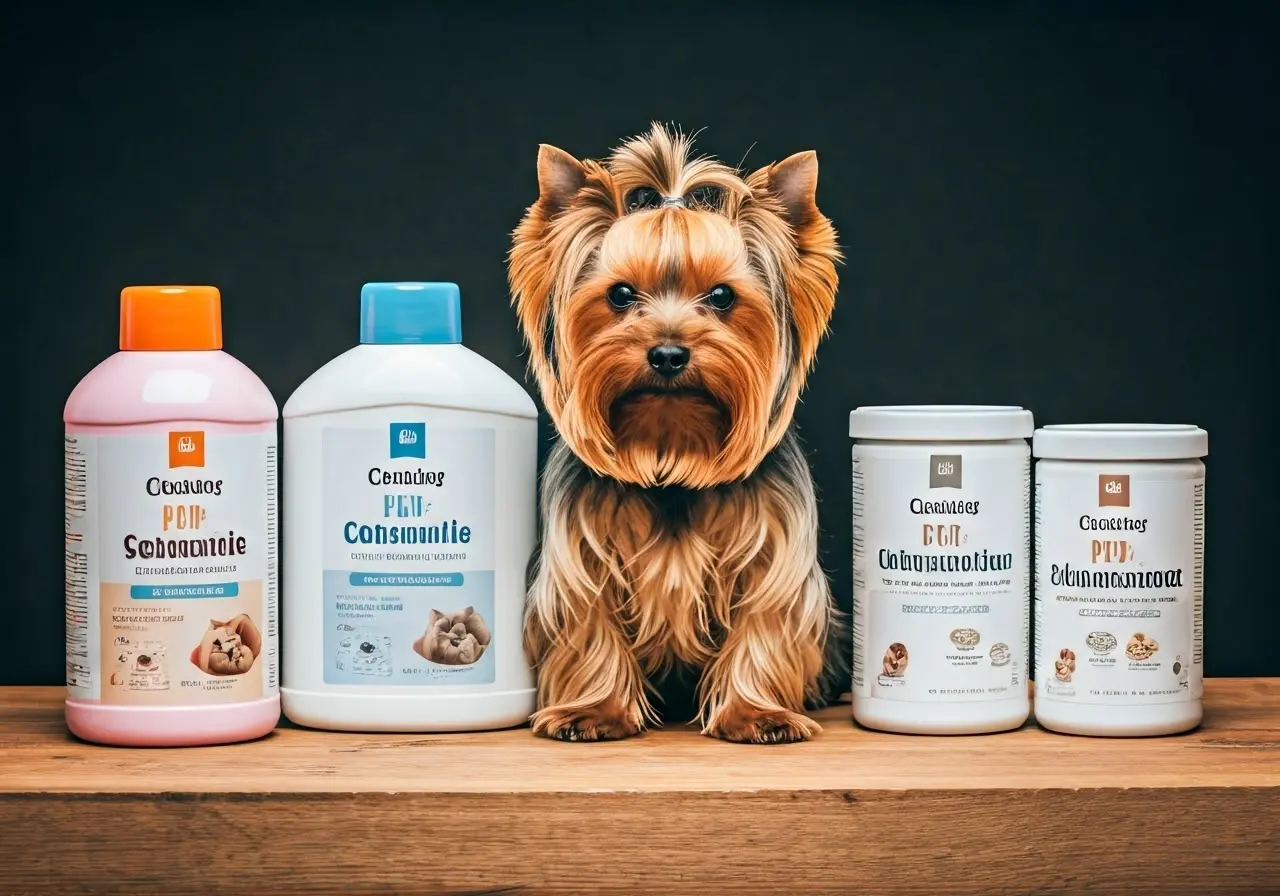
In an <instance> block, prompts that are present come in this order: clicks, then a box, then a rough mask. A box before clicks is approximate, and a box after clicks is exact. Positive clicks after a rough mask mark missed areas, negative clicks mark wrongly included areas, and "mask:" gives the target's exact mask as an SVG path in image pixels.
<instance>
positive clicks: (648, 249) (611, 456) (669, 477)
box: [508, 124, 846, 743]
mask: <svg viewBox="0 0 1280 896" xmlns="http://www.w3.org/2000/svg"><path fill="white" fill-rule="evenodd" d="M817 182H818V158H817V155H816V154H815V153H813V152H802V153H797V154H796V155H793V156H791V157H789V158H787V159H785V160H783V161H781V162H778V163H776V164H773V165H769V166H766V167H763V168H761V169H759V170H757V171H755V172H753V173H751V174H747V175H745V176H744V175H743V174H742V173H741V172H739V171H737V170H735V169H733V168H731V167H729V166H727V165H725V164H722V163H720V162H718V161H716V160H714V159H711V158H708V157H695V156H694V155H693V154H692V140H691V138H688V137H686V136H685V135H683V134H681V133H678V132H675V131H672V130H668V129H666V128H664V127H661V126H659V125H656V124H655V125H654V126H653V127H652V129H651V130H650V131H649V132H647V133H646V134H644V135H643V136H640V137H636V138H633V139H631V140H628V141H626V142H624V143H623V144H622V145H621V146H620V147H619V148H617V149H616V150H614V151H613V153H612V154H611V156H610V157H609V158H608V159H607V160H605V161H603V162H596V161H592V160H583V161H579V160H578V159H576V158H574V157H573V156H571V155H570V154H568V153H566V152H564V151H563V150H560V149H557V148H555V147H553V146H546V145H544V146H542V147H540V149H539V152H538V190H539V196H538V200H537V202H535V203H534V204H533V205H532V206H530V207H529V209H528V210H527V212H526V213H525V215H524V218H523V219H522V220H521V222H520V225H519V227H517V229H516V230H515V232H514V234H513V241H512V249H511V253H510V259H509V270H508V276H509V281H510V286H511V294H512V304H513V305H514V307H515V309H516V312H517V316H518V318H519V323H520V329H521V332H522V335H523V337H524V340H525V342H526V344H527V347H528V350H529V367H530V372H531V373H532V375H533V376H534V377H535V378H536V380H537V383H538V387H539V390H540V391H541V394H542V399H543V403H544V405H545V406H546V408H547V411H548V413H549V414H550V415H551V418H552V421H553V422H554V424H555V426H556V429H557V430H558V433H559V439H558V441H557V442H556V444H555V445H554V447H553V448H552V450H551V455H550V457H549V458H548V461H547V465H546V469H545V471H544V473H543V480H542V495H541V515H542V535H541V539H540V543H539V545H538V549H537V551H536V552H535V554H534V557H533V558H532V560H531V563H530V574H529V580H530V585H529V594H528V604H527V613H526V622H525V632H524V641H525V649H526V652H527V654H528V657H529V660H530V662H531V663H532V664H533V665H534V666H535V667H536V668H537V670H538V692H537V711H536V712H535V713H534V714H533V716H532V718H531V723H532V727H533V730H534V732H535V733H537V734H541V735H544V736H547V737H552V738H556V739H559V740H573V741H594V740H611V739H616V738H624V737H628V736H631V735H634V734H638V733H640V732H641V731H643V730H644V729H645V728H646V727H647V726H650V725H656V724H658V723H659V717H658V713H657V712H655V709H654V702H653V701H652V700H651V694H653V693H655V692H656V684H655V683H660V682H661V681H662V680H663V679H664V678H665V677H667V676H668V675H670V673H672V672H673V670H680V672H681V674H683V675H692V676H694V677H696V697H697V714H698V720H699V721H700V722H701V724H702V733H704V734H707V735H710V736H713V737H718V738H723V739H724V740H729V741H738V742H752V743H782V742H790V741H801V740H806V739H808V738H810V737H812V736H814V735H816V734H817V733H818V732H819V731H820V730H821V728H820V727H819V725H818V724H817V723H816V722H814V721H813V720H812V719H810V718H808V717H807V716H806V715H804V710H806V709H812V708H817V707H819V706H822V705H824V703H825V702H826V701H827V700H828V699H829V698H830V697H831V696H832V694H833V689H832V685H833V684H834V682H835V681H836V679H837V676H838V675H839V674H840V670H841V666H843V665H846V661H845V658H844V657H843V655H842V651H840V650H838V649H831V647H830V645H832V644H835V643H837V641H838V640H842V639H840V638H839V637H838V636H839V635H840V634H841V633H842V632H843V631H845V629H844V626H843V623H842V622H841V621H840V619H839V617H838V614H837V611H836V609H835V607H834V605H833V603H832V599H831V593H830V587H829V584H828V582H827V578H826V575H825V573H824V571H823V569H822V567H821V565H820V562H819V559H818V507H817V498H816V495H815V492H814V486H813V480H812V478H811V475H810V472H809V467H808V463H807V461H806V459H805V455H804V452H803V450H802V447H801V444H800V441H799V439H798V437H797V436H796V435H795V434H794V433H793V432H792V429H791V422H792V415H793V412H794V409H795V406H796V402H797V400H798V398H799V395H800V392H801V390H802V389H803V387H804V385H805V380H806V378H807V376H808V374H809V371H810V369H811V368H812V365H813V361H814V355H815V352H816V350H817V347H818V343H819V342H820V341H821V340H822V338H823V336H824V335H825V334H826V331H827V325H828V321H829V319H830V317H831V312H832V308H833V306H834V304H835V296H836V286H837V280H838V278H837V274H836V264H837V263H838V262H839V261H840V260H841V254H840V251H839V248H838V246H837V243H836V232H835V228H834V227H833V226H832V224H831V222H830V221H829V220H828V219H827V218H826V217H825V216H824V215H823V214H822V212H820V211H819V210H818V206H817V202H816V190H817Z"/></svg>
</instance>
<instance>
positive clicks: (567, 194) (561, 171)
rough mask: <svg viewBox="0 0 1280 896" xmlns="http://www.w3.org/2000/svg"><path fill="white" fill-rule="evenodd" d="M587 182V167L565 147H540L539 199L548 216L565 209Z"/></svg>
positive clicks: (544, 145)
mask: <svg viewBox="0 0 1280 896" xmlns="http://www.w3.org/2000/svg"><path fill="white" fill-rule="evenodd" d="M586 182H587V169H586V168H585V167H584V166H583V164H582V163H581V162H579V161H578V160H577V159H575V158H574V157H573V156H571V155H569V154H568V153H567V152H565V151H564V150H563V149H558V148H557V147H554V146H551V145H550V144H547V143H543V144H542V145H541V146H539V147H538V200H539V201H540V202H541V203H542V204H543V205H544V206H545V207H546V210H547V214H548V216H551V215H554V214H555V213H556V212H558V211H561V210H563V209H564V208H565V207H566V206H567V205H568V204H569V203H570V202H572V201H573V197H574V196H575V195H576V194H577V192H578V191H579V190H581V189H582V187H583V185H584V184H585V183H586Z"/></svg>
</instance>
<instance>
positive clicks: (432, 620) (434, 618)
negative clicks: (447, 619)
mask: <svg viewBox="0 0 1280 896" xmlns="http://www.w3.org/2000/svg"><path fill="white" fill-rule="evenodd" d="M443 618H444V614H443V613H441V612H440V611H439V610H434V609H433V610H432V611H431V615H430V616H428V617H427V625H435V624H436V623H437V622H439V621H440V620H441V619H443Z"/></svg>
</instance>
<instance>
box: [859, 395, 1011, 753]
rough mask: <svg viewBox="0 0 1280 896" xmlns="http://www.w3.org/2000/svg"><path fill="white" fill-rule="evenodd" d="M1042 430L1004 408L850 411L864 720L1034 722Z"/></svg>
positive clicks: (898, 726)
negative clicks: (1035, 455)
mask: <svg viewBox="0 0 1280 896" xmlns="http://www.w3.org/2000/svg"><path fill="white" fill-rule="evenodd" d="M1033 428H1034V423H1033V422H1032V416H1031V412H1030V411H1028V410H1024V409H1023V408H1018V407H1005V406H990V405H919V406H909V405H906V406H894V407H864V408H858V409H857V410H856V411H854V412H853V413H852V414H850V415H849V435H850V436H851V437H853V439H855V444H854V447H853V643H854V647H853V651H854V656H853V717H854V719H855V720H856V721H857V722H858V723H859V724H860V725H864V726H866V727H868V728H876V729H879V730H881V731H894V732H900V733H904V734H982V733H986V732H991V731H1007V730H1009V729H1011V728H1017V727H1018V726H1020V725H1021V724H1022V723H1023V722H1025V721H1026V720H1027V717H1028V715H1029V714H1030V712H1031V699H1030V695H1029V693H1028V686H1027V671H1028V670H1027V667H1028V643H1027V642H1028V636H1029V628H1030V609H1031V607H1030V585H1031V565H1030V561H1031V534H1030V522H1031V520H1030V511H1031V451H1030V449H1029V447H1028V446H1027V443H1026V439H1027V438H1028V437H1029V436H1030V435H1031V433H1032V430H1033Z"/></svg>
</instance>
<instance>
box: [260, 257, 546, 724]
mask: <svg viewBox="0 0 1280 896" xmlns="http://www.w3.org/2000/svg"><path fill="white" fill-rule="evenodd" d="M360 315H361V321H360V343H361V344H360V345H358V346H356V347H355V348H353V349H351V350H350V351H348V352H346V353H344V354H342V355H340V356H338V357H337V358H335V359H334V360H333V361H330V362H329V363H328V364H326V365H325V366H324V367H322V368H320V369H319V370H318V371H316V372H315V373H314V374H312V375H311V376H310V377H309V378H308V379H307V380H306V381H305V382H304V383H303V384H302V385H301V386H299V387H298V389H297V391H296V392H294V394H293V395H292V397H290V399H289V401H288V402H287V403H286V404H285V407H284V450H285V465H284V474H285V478H284V499H285V505H284V506H285V519H284V535H285V539H284V547H285V566H284V574H285V576H284V609H283V613H284V631H283V659H284V663H283V680H282V685H283V686H282V688H281V697H282V704H283V709H284V713H285V715H286V716H287V717H288V718H289V719H291V720H292V721H294V722H296V723H298V724H300V725H306V726H309V727H314V728H327V729H337V730H348V731H415V732H417V731H465V730H480V729H489V728H502V727H510V726H514V725H519V724H522V723H523V722H524V721H526V720H527V718H528V716H529V715H530V713H532V712H533V709H534V679H533V673H532V671H531V670H530V668H529V666H528V664H527V662H526V660H525V657H524V650H523V640H522V638H523V632H522V626H523V618H524V598H525V584H526V583H525V574H526V569H527V567H528V562H529V557H530V554H531V553H532V551H533V547H534V539H535V534H536V526H537V519H536V509H535V508H536V490H537V410H536V408H535V406H534V403H533V401H532V400H531V399H530V397H529V395H528V393H527V392H525V390H524V389H523V388H522V387H521V385H520V384H519V383H517V382H516V381H515V380H513V379H512V378H511V377H509V376H507V375H506V374H505V373H503V372H502V371H501V370H500V369H499V368H498V367H496V366H495V365H493V364H492V363H490V362H489V361H487V360H485V359H484V358H482V357H481V356H479V355H477V354H476V353H474V352H472V351H471V350H469V349H467V348H465V347H464V346H463V345H462V344H461V343H462V323H461V310H460V298H459V290H458V287H457V286H456V285H455V284H453V283H368V284H365V286H364V288H363V289H362V291H361V296H360Z"/></svg>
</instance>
